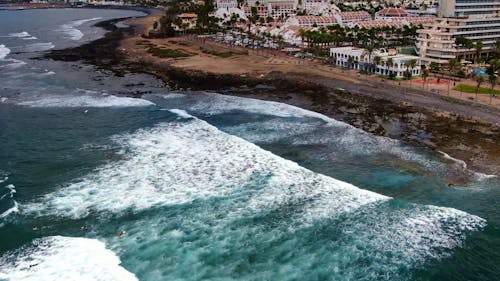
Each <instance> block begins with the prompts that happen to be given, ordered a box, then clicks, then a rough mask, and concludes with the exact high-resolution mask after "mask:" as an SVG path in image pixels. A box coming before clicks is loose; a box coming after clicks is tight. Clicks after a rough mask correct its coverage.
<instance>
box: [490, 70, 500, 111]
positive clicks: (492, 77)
mask: <svg viewBox="0 0 500 281" xmlns="http://www.w3.org/2000/svg"><path fill="white" fill-rule="evenodd" d="M488 82H489V83H490V86H491V94H490V104H491V100H492V98H493V89H494V88H495V86H496V85H497V83H498V79H497V76H496V75H495V74H491V75H489V76H488Z"/></svg>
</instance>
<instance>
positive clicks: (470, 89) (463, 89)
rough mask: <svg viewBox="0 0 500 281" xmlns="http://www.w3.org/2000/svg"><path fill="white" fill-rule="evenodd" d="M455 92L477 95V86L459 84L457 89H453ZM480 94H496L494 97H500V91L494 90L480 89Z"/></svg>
mask: <svg viewBox="0 0 500 281" xmlns="http://www.w3.org/2000/svg"><path fill="white" fill-rule="evenodd" d="M453 90H456V91H461V92H464V93H472V94H475V93H476V86H474V85H467V84H458V85H457V86H455V88H453ZM478 93H479V94H485V95H491V94H494V95H497V96H500V91H499V90H492V89H490V88H483V87H481V88H479V92H478Z"/></svg>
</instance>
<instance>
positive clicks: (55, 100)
mask: <svg viewBox="0 0 500 281" xmlns="http://www.w3.org/2000/svg"><path fill="white" fill-rule="evenodd" d="M19 105H24V106H29V107H144V106H152V105H154V103H152V102H150V101H147V100H144V99H138V98H129V97H117V96H113V95H88V94H87V95H86V94H84V95H80V96H76V95H67V96H54V95H47V96H39V97H37V98H35V99H31V100H27V101H23V102H20V103H19Z"/></svg>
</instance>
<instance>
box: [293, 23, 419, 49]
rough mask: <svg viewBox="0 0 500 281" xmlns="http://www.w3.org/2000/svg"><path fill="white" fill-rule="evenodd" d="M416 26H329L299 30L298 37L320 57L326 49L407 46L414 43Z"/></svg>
mask: <svg viewBox="0 0 500 281" xmlns="http://www.w3.org/2000/svg"><path fill="white" fill-rule="evenodd" d="M417 29H418V27H417V26H404V27H403V28H395V27H390V26H385V27H374V28H364V27H361V28H359V27H358V26H354V27H352V28H350V27H343V26H340V25H330V26H327V27H326V28H320V29H319V30H301V31H300V36H301V37H302V41H303V42H305V43H306V45H307V46H308V48H309V49H310V50H311V51H313V52H316V53H317V54H318V55H321V53H322V52H324V50H323V49H325V48H326V47H332V46H334V47H336V46H341V45H352V46H359V47H364V48H367V47H368V46H374V47H378V48H380V47H394V46H407V45H411V44H413V42H415V41H414V40H415V38H416V36H417Z"/></svg>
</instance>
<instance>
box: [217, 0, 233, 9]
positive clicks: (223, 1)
mask: <svg viewBox="0 0 500 281" xmlns="http://www.w3.org/2000/svg"><path fill="white" fill-rule="evenodd" d="M215 7H216V8H217V9H226V10H228V9H236V8H238V1H236V0H217V1H215Z"/></svg>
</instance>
